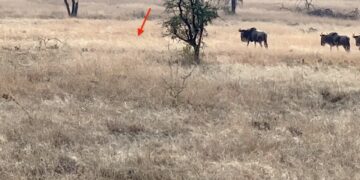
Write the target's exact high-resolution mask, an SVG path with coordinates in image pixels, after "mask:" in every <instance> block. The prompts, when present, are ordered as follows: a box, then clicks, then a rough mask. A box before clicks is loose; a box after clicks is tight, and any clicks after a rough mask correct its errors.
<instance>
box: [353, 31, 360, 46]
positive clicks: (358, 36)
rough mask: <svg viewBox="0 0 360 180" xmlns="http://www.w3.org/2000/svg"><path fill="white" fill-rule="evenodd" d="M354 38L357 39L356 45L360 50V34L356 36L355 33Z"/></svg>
mask: <svg viewBox="0 0 360 180" xmlns="http://www.w3.org/2000/svg"><path fill="white" fill-rule="evenodd" d="M353 38H354V39H355V45H356V46H357V47H359V50H360V35H357V36H355V34H354V35H353Z"/></svg>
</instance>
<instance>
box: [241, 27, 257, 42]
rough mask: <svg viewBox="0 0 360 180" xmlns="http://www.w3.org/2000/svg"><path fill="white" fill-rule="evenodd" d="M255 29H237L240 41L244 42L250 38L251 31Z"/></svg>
mask: <svg viewBox="0 0 360 180" xmlns="http://www.w3.org/2000/svg"><path fill="white" fill-rule="evenodd" d="M253 31H256V28H250V29H239V32H240V37H241V41H243V42H246V41H248V40H249V39H250V36H251V33H252V32H253Z"/></svg>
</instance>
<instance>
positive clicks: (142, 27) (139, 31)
mask: <svg viewBox="0 0 360 180" xmlns="http://www.w3.org/2000/svg"><path fill="white" fill-rule="evenodd" d="M150 12H151V8H149V9H148V11H147V13H146V15H145V17H144V21H143V23H142V25H141V28H138V36H141V34H142V33H143V32H144V26H145V23H146V20H147V18H148V17H149V15H150Z"/></svg>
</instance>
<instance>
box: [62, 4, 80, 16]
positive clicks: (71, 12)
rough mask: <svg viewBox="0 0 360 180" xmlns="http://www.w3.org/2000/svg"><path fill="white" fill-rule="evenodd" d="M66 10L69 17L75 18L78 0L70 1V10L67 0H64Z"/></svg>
mask: <svg viewBox="0 0 360 180" xmlns="http://www.w3.org/2000/svg"><path fill="white" fill-rule="evenodd" d="M64 3H65V6H66V10H67V12H68V15H69V16H70V17H76V16H77V13H78V9H79V0H71V3H72V4H71V9H70V5H69V3H68V0H64Z"/></svg>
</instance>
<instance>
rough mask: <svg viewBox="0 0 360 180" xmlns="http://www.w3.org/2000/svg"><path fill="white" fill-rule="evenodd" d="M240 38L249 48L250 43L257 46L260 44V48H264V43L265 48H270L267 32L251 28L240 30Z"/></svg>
mask: <svg viewBox="0 0 360 180" xmlns="http://www.w3.org/2000/svg"><path fill="white" fill-rule="evenodd" d="M239 32H240V37H241V41H242V42H247V46H249V43H250V42H254V43H255V46H256V43H260V46H261V47H262V42H264V46H265V48H268V42H267V34H266V33H265V32H260V31H257V29H256V28H254V27H253V28H250V29H246V30H243V29H239Z"/></svg>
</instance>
